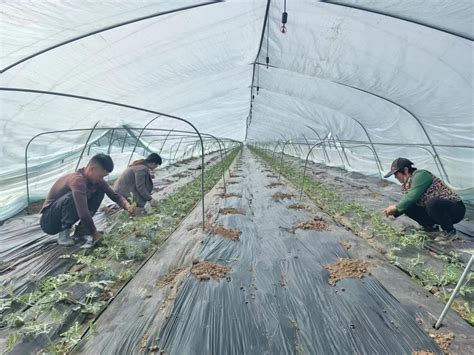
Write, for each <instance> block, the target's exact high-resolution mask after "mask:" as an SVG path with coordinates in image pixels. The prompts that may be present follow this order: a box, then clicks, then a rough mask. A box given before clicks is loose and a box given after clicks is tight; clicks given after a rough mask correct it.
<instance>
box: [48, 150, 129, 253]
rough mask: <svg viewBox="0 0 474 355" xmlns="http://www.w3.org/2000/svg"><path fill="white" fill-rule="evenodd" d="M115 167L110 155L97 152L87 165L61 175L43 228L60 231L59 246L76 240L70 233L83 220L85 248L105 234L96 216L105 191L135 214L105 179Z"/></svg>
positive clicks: (81, 223) (49, 196)
mask: <svg viewBox="0 0 474 355" xmlns="http://www.w3.org/2000/svg"><path fill="white" fill-rule="evenodd" d="M113 169H114V163H113V161H112V158H110V156H108V155H105V154H97V155H95V156H94V157H92V159H91V160H90V161H89V163H88V164H87V166H86V167H85V168H82V169H79V170H78V171H77V172H75V173H71V174H67V175H64V176H63V177H61V178H59V179H58V180H57V181H56V182H55V183H54V185H53V187H52V188H51V190H50V191H49V193H48V197H47V199H46V201H45V202H44V205H43V208H42V209H41V219H40V224H41V229H42V230H43V231H44V232H45V233H47V234H57V233H59V235H58V244H59V245H64V246H72V245H74V239H73V238H72V237H71V236H70V233H71V231H70V229H71V227H72V226H73V225H74V224H75V223H76V222H77V221H78V220H80V224H79V226H80V229H81V230H82V232H83V234H84V235H83V237H84V239H85V240H86V243H85V244H84V245H83V246H82V248H90V247H92V244H93V242H94V240H98V239H99V238H100V236H101V235H102V233H101V232H98V231H97V229H96V227H95V225H94V221H93V220H92V216H94V214H95V213H96V212H97V210H98V209H99V207H100V204H101V202H102V200H103V199H104V194H107V196H109V197H110V199H112V200H113V201H114V202H116V203H117V204H118V205H119V206H120V207H122V208H123V209H125V210H127V211H128V212H129V213H131V214H132V213H133V207H132V206H131V205H130V203H129V202H128V201H127V200H126V199H125V198H123V197H122V196H120V195H119V194H117V193H115V192H114V191H113V190H112V189H111V188H110V186H109V185H108V184H107V182H106V181H105V180H104V177H105V176H107V175H108V174H109V173H110V172H111V171H112V170H113Z"/></svg>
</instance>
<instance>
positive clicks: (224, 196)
mask: <svg viewBox="0 0 474 355" xmlns="http://www.w3.org/2000/svg"><path fill="white" fill-rule="evenodd" d="M217 196H219V197H220V198H227V197H238V198H242V195H240V194H236V193H233V192H231V193H227V194H224V193H221V194H217Z"/></svg>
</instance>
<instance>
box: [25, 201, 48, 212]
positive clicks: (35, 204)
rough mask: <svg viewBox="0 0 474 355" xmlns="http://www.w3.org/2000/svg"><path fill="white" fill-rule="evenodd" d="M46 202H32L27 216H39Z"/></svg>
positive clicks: (27, 209)
mask: <svg viewBox="0 0 474 355" xmlns="http://www.w3.org/2000/svg"><path fill="white" fill-rule="evenodd" d="M43 204H44V200H41V201H36V202H32V203H30V204H29V205H28V207H27V208H26V213H27V214H37V213H39V212H40V211H41V209H42V208H43Z"/></svg>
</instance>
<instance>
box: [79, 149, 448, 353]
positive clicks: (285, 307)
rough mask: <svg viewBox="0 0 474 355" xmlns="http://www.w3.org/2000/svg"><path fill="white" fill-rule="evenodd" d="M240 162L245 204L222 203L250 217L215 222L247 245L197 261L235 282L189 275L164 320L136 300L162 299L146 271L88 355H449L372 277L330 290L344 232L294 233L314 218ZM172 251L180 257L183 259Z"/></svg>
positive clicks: (222, 248) (210, 240)
mask: <svg viewBox="0 0 474 355" xmlns="http://www.w3.org/2000/svg"><path fill="white" fill-rule="evenodd" d="M242 162H243V164H242V170H243V171H242V172H241V173H239V174H240V175H241V177H240V178H235V179H233V180H236V181H238V182H239V183H238V184H231V185H229V186H228V192H230V193H237V194H242V198H240V199H239V198H229V199H225V200H222V202H221V208H222V207H235V208H238V209H241V210H243V211H244V212H245V215H239V214H236V215H220V216H219V217H218V220H217V222H218V223H219V224H222V225H224V226H225V227H227V228H238V229H240V230H241V232H242V234H241V236H240V241H238V242H236V241H232V240H228V239H225V238H222V237H219V236H213V235H210V236H208V237H207V238H206V240H205V241H204V243H203V245H202V247H201V250H200V251H199V257H198V258H199V259H200V260H209V261H213V262H217V263H219V264H223V265H226V266H228V267H230V268H231V271H230V281H229V280H226V279H223V280H220V281H219V282H217V281H214V280H210V281H205V282H202V281H198V280H197V279H196V278H195V277H194V276H193V275H192V274H191V273H189V272H188V274H187V276H186V278H185V279H184V281H183V283H182V285H181V286H180V289H179V292H178V294H177V296H176V299H175V301H174V305H173V309H172V312H171V315H170V316H169V318H168V320H167V321H162V320H160V319H162V318H160V312H161V310H160V305H159V303H157V302H148V303H147V305H145V303H144V302H136V300H137V297H138V293H140V292H138V291H137V289H136V288H133V287H136V286H137V285H138V284H140V286H141V287H142V288H143V289H144V290H146V291H143V292H151V295H150V297H151V299H153V297H154V296H153V293H157V292H161V291H159V290H158V289H157V288H156V286H155V285H153V284H151V285H150V282H151V281H150V280H154V281H155V282H156V278H154V277H153V275H150V274H152V272H153V270H152V269H151V268H148V269H147V270H143V272H142V273H141V274H142V275H140V273H139V274H138V275H137V276H136V280H134V281H136V282H135V283H134V285H135V286H133V285H130V287H128V289H125V290H124V291H123V294H122V295H121V297H120V299H117V300H116V301H117V302H118V303H117V304H116V305H115V307H114V310H113V312H114V314H109V316H108V319H107V321H106V322H103V323H102V324H100V323H99V330H98V334H97V335H95V336H93V337H92V339H90V340H88V341H85V342H84V344H82V345H83V347H81V348H80V349H79V351H80V352H82V353H90V352H91V351H97V353H103V354H113V353H136V352H139V353H148V352H151V353H153V352H156V351H157V352H161V351H163V352H164V354H411V353H412V352H413V351H421V350H424V351H432V352H434V353H436V354H441V353H442V352H441V350H440V349H439V348H438V346H437V345H436V344H435V343H434V341H433V340H432V339H431V338H430V337H429V336H428V335H427V334H426V333H424V332H423V330H422V329H421V328H420V327H419V325H418V324H417V323H416V321H415V319H414V317H413V316H411V315H410V314H408V313H407V312H406V311H405V310H404V309H403V307H402V306H401V305H400V303H399V302H398V301H397V300H396V299H395V298H394V297H393V296H392V295H391V294H390V293H389V292H388V291H387V290H386V289H385V288H384V287H383V286H382V285H381V284H380V283H379V282H378V281H377V280H376V279H375V278H374V277H372V276H366V277H364V278H363V279H343V280H341V281H339V282H337V284H336V285H335V286H331V285H329V284H328V273H327V271H326V270H325V269H324V267H323V265H325V264H330V263H333V262H335V261H336V259H337V258H339V257H343V258H345V257H348V255H347V253H346V251H345V250H344V249H343V248H342V247H341V245H340V244H339V242H340V238H338V236H339V234H340V233H344V232H345V231H344V230H342V229H340V228H338V227H336V226H335V225H334V224H331V225H330V228H329V230H328V231H300V230H297V231H295V232H294V233H293V232H292V230H291V228H292V227H293V226H294V225H295V224H297V223H298V222H301V221H303V220H306V219H308V218H310V215H309V214H308V213H307V212H303V211H295V210H289V209H288V208H287V205H288V204H290V203H294V202H296V200H295V199H292V200H290V199H287V200H283V201H280V202H275V201H274V200H273V199H272V195H273V194H274V193H275V192H277V191H281V192H286V191H287V190H288V189H287V188H286V187H285V186H278V187H277V188H267V187H266V185H268V184H269V182H270V179H269V178H268V177H266V174H268V173H265V172H262V170H264V169H265V168H264V167H263V165H262V164H261V163H259V162H257V161H256V159H255V157H254V156H253V155H251V154H250V153H249V152H248V151H246V152H245V153H244V154H243V158H242ZM170 252H172V253H175V255H173V256H170V257H175V258H177V257H179V256H180V254H181V253H180V251H179V250H173V251H170ZM158 262H159V261H157V263H158ZM156 271H157V270H156ZM140 279H141V280H142V281H143V282H141V281H140ZM127 293H128V295H127ZM104 323H106V324H104ZM104 327H105V328H104ZM140 344H141V345H140Z"/></svg>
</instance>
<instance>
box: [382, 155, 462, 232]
mask: <svg viewBox="0 0 474 355" xmlns="http://www.w3.org/2000/svg"><path fill="white" fill-rule="evenodd" d="M412 165H413V163H412V162H411V161H410V160H408V159H405V158H398V159H395V160H394V161H393V163H392V167H391V169H390V172H389V173H388V174H386V175H385V176H384V177H385V178H388V177H389V176H391V175H394V176H395V178H396V179H397V180H398V181H400V183H401V184H402V193H403V198H402V199H401V201H400V202H399V203H398V204H397V205H389V206H388V207H387V208H386V209H385V210H384V214H385V216H387V217H388V216H395V217H398V216H400V215H402V214H405V215H406V216H408V217H410V218H411V219H413V220H415V221H416V222H418V223H419V224H420V225H421V226H422V227H423V230H425V231H426V232H434V231H436V230H437V229H438V228H437V227H436V226H435V225H436V224H438V225H440V226H441V228H442V229H443V237H444V238H446V239H448V240H452V239H454V238H455V236H456V229H454V226H453V224H454V223H458V222H460V221H461V220H462V219H463V218H464V215H465V213H466V207H465V206H464V203H463V202H462V200H461V198H460V197H459V195H458V194H456V193H455V192H453V191H452V190H451V189H450V188H449V187H448V186H446V184H445V183H444V182H443V181H442V180H441V179H439V178H438V177H436V176H434V175H433V174H432V173H430V172H429V171H427V170H418V169H416V168H414V167H413V166H412Z"/></svg>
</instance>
